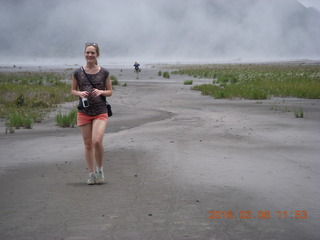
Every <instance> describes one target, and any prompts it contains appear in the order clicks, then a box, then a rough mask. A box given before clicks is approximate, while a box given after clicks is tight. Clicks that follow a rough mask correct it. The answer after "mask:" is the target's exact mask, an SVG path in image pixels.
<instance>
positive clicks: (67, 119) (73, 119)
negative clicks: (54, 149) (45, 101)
mask: <svg viewBox="0 0 320 240" xmlns="http://www.w3.org/2000/svg"><path fill="white" fill-rule="evenodd" d="M77 112H78V111H77V109H73V110H71V111H70V112H69V113H68V114H62V113H61V112H58V114H57V115H56V117H55V120H56V123H57V126H59V127H63V128H66V127H74V126H75V125H76V124H77Z"/></svg>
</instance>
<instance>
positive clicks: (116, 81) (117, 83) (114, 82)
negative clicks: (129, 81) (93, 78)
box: [110, 75, 119, 85]
mask: <svg viewBox="0 0 320 240" xmlns="http://www.w3.org/2000/svg"><path fill="white" fill-rule="evenodd" d="M110 79H111V83H112V85H119V81H118V79H117V77H116V76H114V75H111V76H110Z"/></svg>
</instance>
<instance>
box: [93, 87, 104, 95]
mask: <svg viewBox="0 0 320 240" xmlns="http://www.w3.org/2000/svg"><path fill="white" fill-rule="evenodd" d="M92 95H93V96H94V97H99V96H100V95H102V91H101V90H99V89H96V88H94V89H93V91H92Z"/></svg>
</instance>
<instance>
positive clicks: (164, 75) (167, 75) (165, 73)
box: [162, 72, 170, 78]
mask: <svg viewBox="0 0 320 240" xmlns="http://www.w3.org/2000/svg"><path fill="white" fill-rule="evenodd" d="M162 76H163V77H164V78H170V74H169V72H163V74H162Z"/></svg>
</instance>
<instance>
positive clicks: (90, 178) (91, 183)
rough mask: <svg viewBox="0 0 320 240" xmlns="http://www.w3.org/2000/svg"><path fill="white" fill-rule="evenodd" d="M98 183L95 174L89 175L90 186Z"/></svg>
mask: <svg viewBox="0 0 320 240" xmlns="http://www.w3.org/2000/svg"><path fill="white" fill-rule="evenodd" d="M96 181H97V177H96V174H95V173H89V179H88V181H87V184H88V185H94V184H95V183H96Z"/></svg>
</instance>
